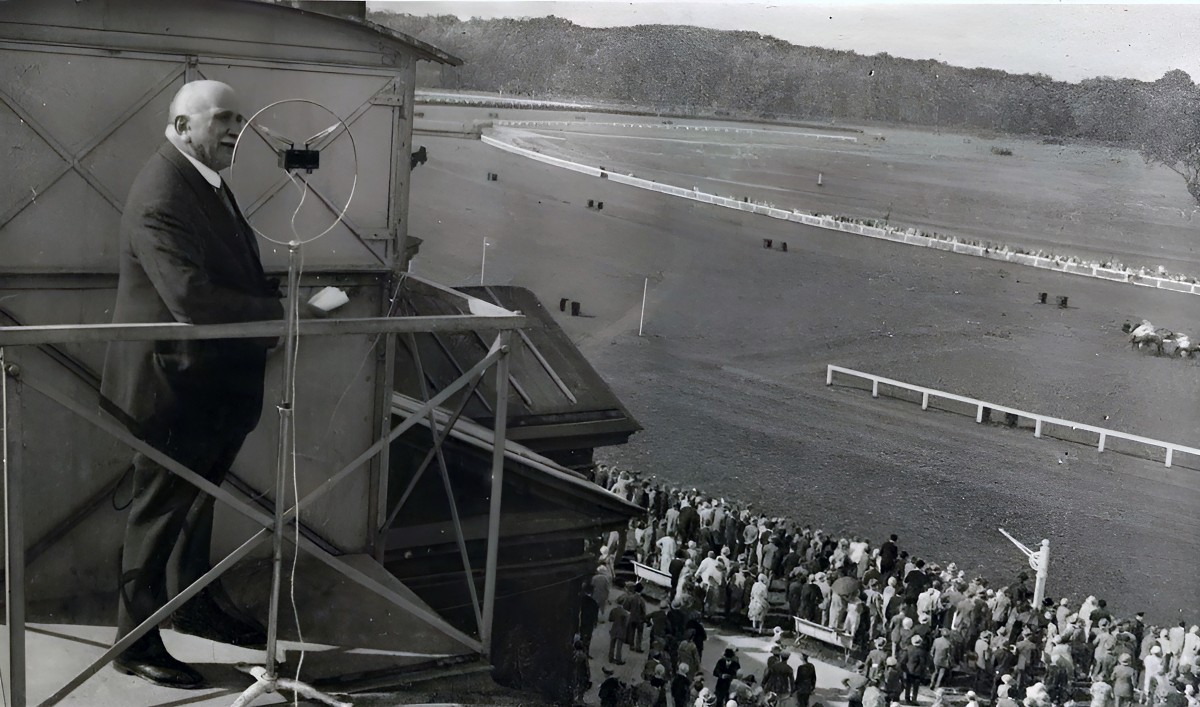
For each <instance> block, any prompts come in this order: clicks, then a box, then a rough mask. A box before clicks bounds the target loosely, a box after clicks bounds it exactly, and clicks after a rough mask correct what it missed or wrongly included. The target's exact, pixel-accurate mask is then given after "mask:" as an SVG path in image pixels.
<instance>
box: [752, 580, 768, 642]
mask: <svg viewBox="0 0 1200 707" xmlns="http://www.w3.org/2000/svg"><path fill="white" fill-rule="evenodd" d="M770 606H771V604H770V601H769V600H768V597H767V575H765V574H760V575H758V581H757V582H755V583H754V586H753V587H751V589H750V606H749V609H748V610H747V612H748V616H749V618H750V626H751V628H753V629H754V631H755V632H757V633H762V628H763V621H764V620H765V619H766V618H767V610H768V609H769V608H770Z"/></svg>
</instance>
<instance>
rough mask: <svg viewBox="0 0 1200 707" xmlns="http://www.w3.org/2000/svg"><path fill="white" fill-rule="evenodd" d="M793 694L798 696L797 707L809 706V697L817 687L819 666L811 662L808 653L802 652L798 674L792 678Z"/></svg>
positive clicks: (797, 667) (797, 669)
mask: <svg viewBox="0 0 1200 707" xmlns="http://www.w3.org/2000/svg"><path fill="white" fill-rule="evenodd" d="M792 689H793V690H795V692H794V693H793V694H795V696H796V707H808V698H810V697H812V693H813V692H815V691H816V689H817V668H816V666H815V665H813V664H812V663H810V662H809V660H808V655H807V654H805V653H801V654H800V665H797V666H796V676H795V677H794V678H793V679H792Z"/></svg>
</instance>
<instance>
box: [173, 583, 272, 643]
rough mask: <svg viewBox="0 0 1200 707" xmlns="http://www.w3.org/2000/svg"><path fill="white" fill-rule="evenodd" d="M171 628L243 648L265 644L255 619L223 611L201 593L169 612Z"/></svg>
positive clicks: (263, 635)
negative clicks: (171, 612)
mask: <svg viewBox="0 0 1200 707" xmlns="http://www.w3.org/2000/svg"><path fill="white" fill-rule="evenodd" d="M171 627H172V628H174V629H175V630H176V631H178V632H179V633H186V634H188V635H189V636H198V637H200V638H207V639H208V640H210V641H216V642H218V643H228V644H230V645H234V646H239V647H242V648H262V647H263V646H265V645H267V631H266V629H265V628H263V627H262V626H261V625H260V624H258V623H257V622H254V621H250V620H248V619H244V618H242V617H240V616H233V615H231V614H229V613H227V612H225V611H223V610H222V609H221V608H220V607H219V606H218V605H217V603H216V602H215V601H213V600H212V599H211V598H210V597H209V596H208V595H207V594H206V593H203V592H202V593H201V594H199V595H197V596H196V597H195V598H193V599H192V600H191V601H189V602H188V603H186V604H184V605H183V606H182V607H180V608H179V609H176V611H175V613H173V614H171Z"/></svg>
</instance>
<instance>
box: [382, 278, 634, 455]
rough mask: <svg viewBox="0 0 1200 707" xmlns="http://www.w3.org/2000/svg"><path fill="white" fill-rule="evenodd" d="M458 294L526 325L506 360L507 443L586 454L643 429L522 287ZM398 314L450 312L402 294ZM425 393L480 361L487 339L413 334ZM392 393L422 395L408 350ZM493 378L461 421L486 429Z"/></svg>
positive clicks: (442, 304) (436, 301) (435, 299)
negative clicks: (522, 317) (523, 319)
mask: <svg viewBox="0 0 1200 707" xmlns="http://www.w3.org/2000/svg"><path fill="white" fill-rule="evenodd" d="M457 289H458V291H459V292H462V293H464V294H466V295H467V296H469V297H472V298H475V299H476V300H477V301H479V300H481V301H483V302H488V303H491V304H494V305H496V306H498V307H501V308H503V309H505V310H511V311H520V312H521V313H523V314H524V315H525V316H526V318H527V324H526V326H525V327H524V328H523V329H521V330H520V331H519V332H518V333H517V334H516V335H515V336H514V339H513V343H514V346H513V352H512V354H511V356H510V358H509V383H510V388H509V397H508V437H509V439H513V440H518V441H520V442H522V443H523V444H525V445H526V446H529V447H532V448H536V449H543V450H545V449H572V448H591V447H597V446H605V445H610V444H621V443H624V442H625V441H627V440H628V438H629V437H630V435H632V434H633V433H635V432H637V431H639V430H641V429H642V427H641V425H639V424H638V422H637V420H635V419H634V418H633V416H632V415H631V414H630V413H629V411H628V410H627V409H626V408H625V406H624V405H623V404H622V403H621V401H620V400H619V399H618V398H617V396H616V394H615V393H613V391H612V389H611V388H609V386H608V384H607V383H605V382H604V379H603V378H601V376H600V374H599V373H597V371H596V369H595V368H593V367H592V365H591V364H590V363H589V362H588V360H587V359H586V358H584V356H583V354H582V353H580V351H579V349H577V348H576V347H575V345H574V344H573V343H572V342H571V340H570V338H569V337H568V336H567V334H566V332H564V331H563V330H562V328H561V327H560V326H559V325H558V323H557V322H555V321H554V318H553V316H552V315H551V313H550V312H548V311H547V310H546V308H545V307H544V306H543V305H542V303H541V302H540V301H538V298H537V296H536V295H534V294H533V293H532V292H531V291H529V290H528V289H525V288H522V287H463V288H457ZM402 296H403V302H402V303H401V307H402V308H404V311H400V312H399V314H407V315H431V314H449V313H452V312H450V311H447V310H446V307H448V306H452V305H451V304H449V303H447V301H446V299H445V298H443V297H439V296H427V295H425V294H423V293H421V292H413V293H406V294H404V295H402ZM416 341H417V350H418V352H419V355H420V361H421V366H422V368H423V369H424V373H425V378H426V382H427V384H428V385H429V388H430V394H433V393H436V392H437V391H438V390H441V389H442V388H443V387H444V386H446V385H447V384H449V383H450V382H451V381H453V380H454V379H455V378H457V377H458V376H459V375H461V373H462V371H465V370H467V369H469V368H470V367H471V366H472V365H474V363H475V362H476V361H478V360H479V359H480V358H482V357H483V355H484V354H485V353H486V352H487V350H488V348H489V346H490V345H491V339H490V338H488V337H486V336H483V335H480V334H478V333H469V334H438V333H426V334H418V335H416ZM395 389H396V390H397V391H399V392H401V393H405V394H407V395H411V396H414V397H421V395H422V391H421V387H420V380H419V379H418V378H417V376H416V365H415V361H414V359H413V356H412V352H411V351H409V350H408V348H407V346H402V347H400V348H399V350H398V351H397V356H396V383H395ZM494 400H495V378H494V376H489V377H486V378H485V379H484V380H483V382H482V383H481V384H480V389H479V390H478V392H477V393H476V394H475V395H473V396H472V399H471V400H470V401H469V402H468V403H467V407H466V408H465V410H464V415H465V416H466V417H469V418H470V419H472V420H475V421H476V422H479V423H481V424H483V425H485V426H490V425H492V423H493V422H494V420H495V411H494V410H493V409H492V401H494Z"/></svg>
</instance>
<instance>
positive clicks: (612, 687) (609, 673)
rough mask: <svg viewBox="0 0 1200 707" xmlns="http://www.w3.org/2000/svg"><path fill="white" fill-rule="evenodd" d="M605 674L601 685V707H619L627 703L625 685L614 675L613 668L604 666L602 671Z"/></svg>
mask: <svg viewBox="0 0 1200 707" xmlns="http://www.w3.org/2000/svg"><path fill="white" fill-rule="evenodd" d="M600 670H601V672H602V673H604V680H603V681H602V682H601V683H600V694H599V695H598V696H599V698H600V706H601V707H619V705H621V703H622V702H627V699H626V697H625V692H626V689H625V685H624V684H622V683H621V681H620V680H618V679H617V676H615V675H613V670H612V668H610V667H608V666H604V667H603V668H601V669H600Z"/></svg>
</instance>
